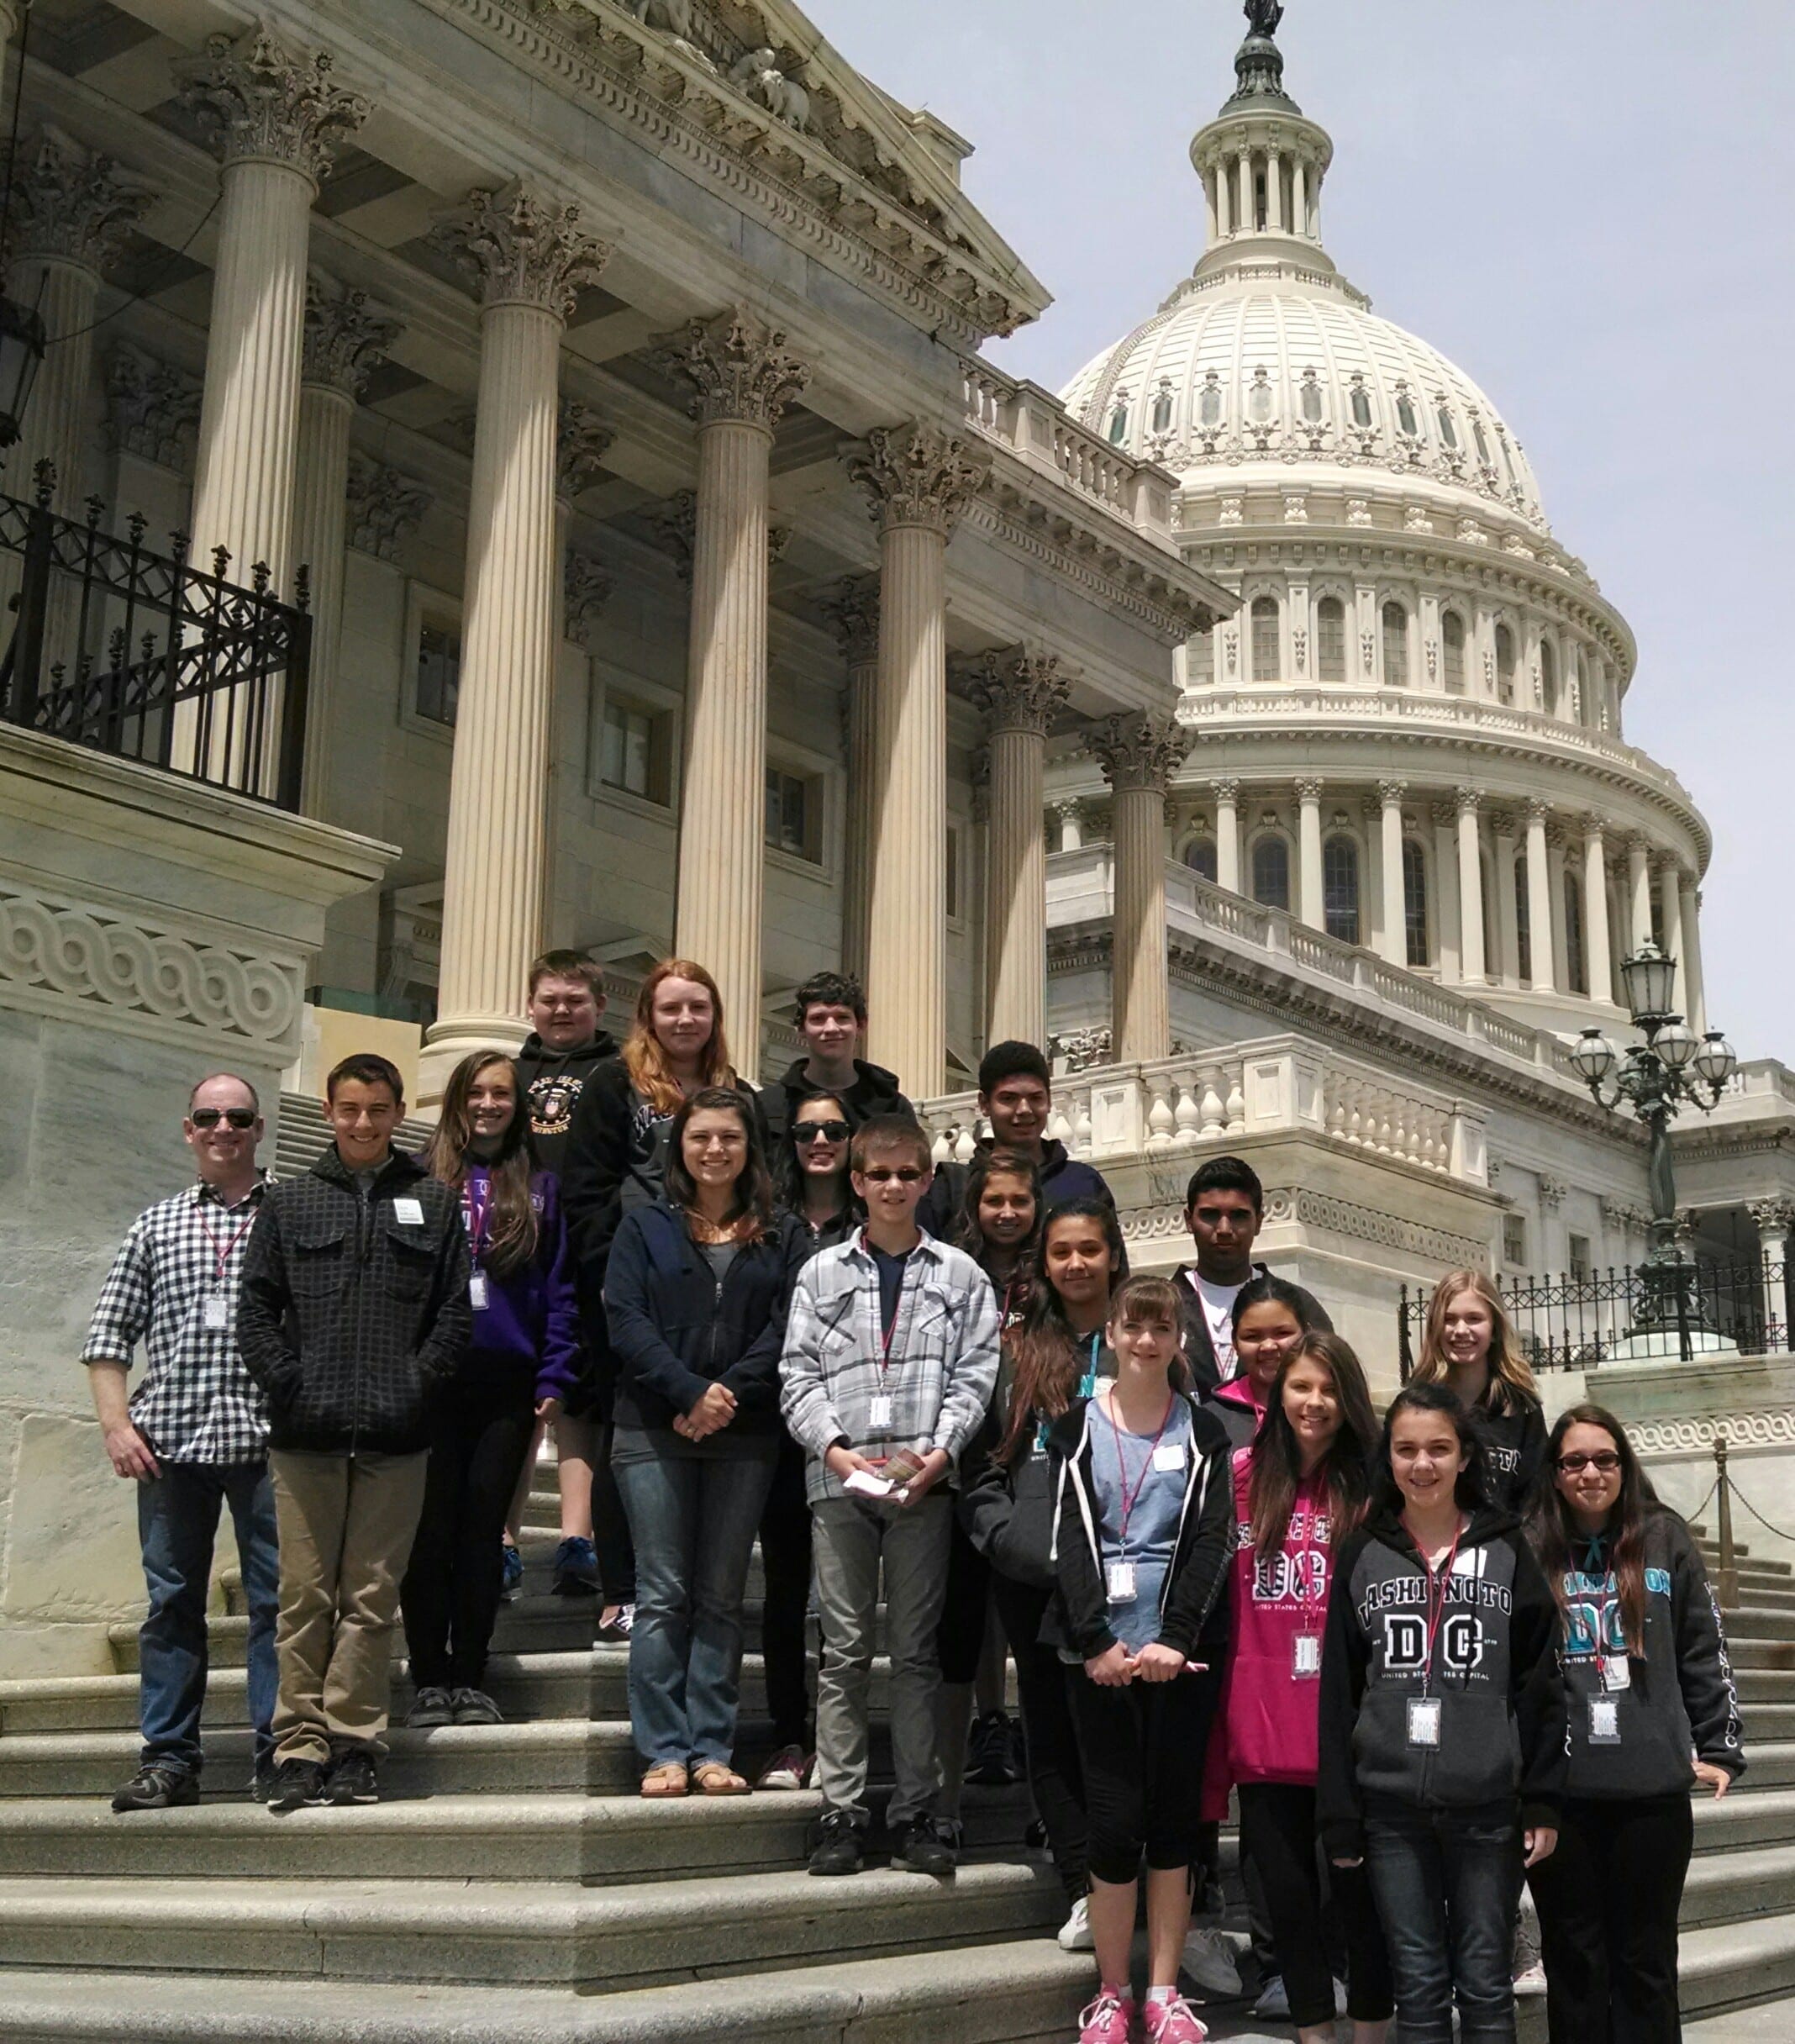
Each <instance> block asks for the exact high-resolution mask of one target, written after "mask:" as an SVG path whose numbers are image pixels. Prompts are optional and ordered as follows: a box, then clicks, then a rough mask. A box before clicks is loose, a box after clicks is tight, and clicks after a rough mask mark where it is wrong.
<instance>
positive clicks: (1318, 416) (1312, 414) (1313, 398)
mask: <svg viewBox="0 0 1795 2044" xmlns="http://www.w3.org/2000/svg"><path fill="white" fill-rule="evenodd" d="M1297 408H1298V411H1299V412H1300V413H1301V414H1302V417H1303V424H1304V425H1306V426H1319V424H1321V420H1322V414H1323V411H1324V406H1323V403H1322V397H1321V386H1320V384H1319V382H1316V380H1315V371H1313V369H1306V370H1304V371H1303V384H1302V387H1301V388H1300V389H1299V390H1298V392H1297Z"/></svg>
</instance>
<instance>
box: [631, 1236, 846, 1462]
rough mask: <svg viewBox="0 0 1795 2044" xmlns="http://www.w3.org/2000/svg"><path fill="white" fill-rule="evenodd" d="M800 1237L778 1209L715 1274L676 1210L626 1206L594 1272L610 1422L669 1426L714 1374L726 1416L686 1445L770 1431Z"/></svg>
mask: <svg viewBox="0 0 1795 2044" xmlns="http://www.w3.org/2000/svg"><path fill="white" fill-rule="evenodd" d="M808 1237H809V1231H808V1230H807V1229H805V1228H804V1227H803V1226H802V1225H800V1224H799V1223H798V1222H797V1221H794V1220H791V1219H790V1218H789V1217H788V1216H783V1217H782V1218H781V1219H780V1220H779V1221H778V1222H777V1223H776V1225H775V1230H774V1232H773V1234H772V1235H771V1236H769V1237H768V1238H767V1239H766V1241H760V1242H750V1243H748V1244H746V1245H745V1246H743V1248H742V1249H741V1250H740V1251H739V1252H738V1253H737V1255H736V1256H735V1258H734V1262H731V1264H730V1265H729V1269H728V1270H727V1271H726V1272H724V1277H723V1281H722V1283H719V1282H718V1280H717V1277H716V1274H715V1272H713V1270H712V1269H711V1267H710V1265H709V1263H708V1262H707V1261H706V1259H705V1256H704V1254H703V1251H702V1250H701V1249H699V1248H698V1246H697V1245H696V1244H695V1243H694V1242H693V1241H692V1234H691V1230H689V1229H688V1228H687V1225H686V1219H685V1216H684V1215H683V1214H679V1213H676V1212H675V1210H674V1209H672V1208H671V1207H670V1206H668V1205H667V1204H666V1202H665V1201H661V1202H658V1203H657V1204H655V1205H654V1206H651V1207H637V1208H635V1209H633V1210H632V1211H631V1212H630V1213H629V1214H625V1215H624V1220H623V1224H622V1225H621V1226H620V1227H619V1229H618V1230H617V1235H616V1238H615V1240H614V1241H613V1243H612V1245H611V1256H610V1262H609V1265H608V1268H607V1271H606V1273H605V1283H604V1300H605V1317H606V1320H607V1322H608V1325H609V1327H610V1332H611V1351H612V1354H613V1357H615V1358H616V1361H617V1365H618V1378H617V1404H616V1413H615V1418H616V1421H617V1424H618V1425H619V1426H644V1427H655V1428H659V1429H662V1430H666V1431H668V1432H671V1430H672V1425H673V1421H674V1420H675V1418H676V1416H677V1415H678V1414H681V1413H682V1412H688V1411H690V1410H691V1409H692V1406H693V1405H694V1404H696V1403H697V1400H698V1399H700V1398H702V1397H703V1395H704V1393H705V1391H706V1389H707V1388H708V1387H709V1386H710V1385H712V1384H713V1383H715V1384H722V1385H724V1386H725V1387H726V1388H728V1389H729V1390H730V1391H732V1392H734V1394H735V1399H736V1416H735V1418H734V1420H733V1421H732V1422H731V1423H730V1425H729V1426H727V1427H725V1428H724V1429H723V1430H722V1432H721V1433H720V1434H718V1435H712V1436H707V1438H706V1440H705V1441H703V1442H701V1443H691V1442H688V1443H686V1444H685V1445H686V1446H689V1447H692V1448H693V1449H694V1451H699V1452H710V1453H717V1452H722V1451H726V1450H725V1448H724V1442H725V1441H727V1439H728V1438H729V1436H737V1437H738V1438H739V1437H740V1436H741V1435H743V1434H760V1435H770V1434H775V1433H776V1432H777V1431H778V1430H779V1357H780V1352H781V1351H782V1349H783V1347H784V1346H785V1324H786V1312H787V1308H788V1307H789V1306H790V1304H791V1300H792V1283H793V1282H794V1281H795V1280H796V1278H797V1273H798V1272H799V1271H800V1270H801V1269H802V1268H803V1265H804V1263H805V1262H807V1261H808V1257H809V1255H810V1250H809V1247H808Z"/></svg>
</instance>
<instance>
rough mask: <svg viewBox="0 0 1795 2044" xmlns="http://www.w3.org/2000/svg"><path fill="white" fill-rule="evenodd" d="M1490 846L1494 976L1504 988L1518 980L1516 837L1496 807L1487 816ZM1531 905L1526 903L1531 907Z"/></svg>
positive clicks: (1502, 811)
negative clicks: (1493, 872) (1493, 873)
mask: <svg viewBox="0 0 1795 2044" xmlns="http://www.w3.org/2000/svg"><path fill="white" fill-rule="evenodd" d="M1490 835H1491V840H1492V851H1494V854H1495V863H1496V975H1495V976H1496V977H1499V979H1500V980H1501V982H1502V984H1503V986H1504V987H1514V988H1519V985H1520V983H1521V919H1520V898H1519V895H1518V894H1517V893H1516V892H1515V887H1514V858H1515V852H1516V849H1517V840H1516V837H1515V832H1514V818H1513V815H1512V814H1510V813H1509V812H1508V810H1506V809H1498V811H1497V812H1496V814H1494V815H1493V816H1492V817H1491V819H1490ZM1532 906H1533V904H1532V903H1531V902H1529V903H1528V907H1529V909H1531V908H1532Z"/></svg>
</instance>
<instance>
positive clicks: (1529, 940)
mask: <svg viewBox="0 0 1795 2044" xmlns="http://www.w3.org/2000/svg"><path fill="white" fill-rule="evenodd" d="M1527 908H1528V902H1527V861H1526V860H1524V859H1517V860H1516V861H1514V948H1515V951H1516V952H1517V954H1518V959H1519V971H1520V975H1521V977H1522V978H1523V979H1531V978H1532V977H1533V925H1532V923H1531V921H1530V920H1529V917H1528V913H1527Z"/></svg>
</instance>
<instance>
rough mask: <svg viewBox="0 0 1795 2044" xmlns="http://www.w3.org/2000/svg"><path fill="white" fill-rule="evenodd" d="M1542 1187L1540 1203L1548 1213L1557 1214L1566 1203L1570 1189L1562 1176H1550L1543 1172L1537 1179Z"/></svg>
mask: <svg viewBox="0 0 1795 2044" xmlns="http://www.w3.org/2000/svg"><path fill="white" fill-rule="evenodd" d="M1537 1183H1538V1184H1539V1188H1540V1205H1541V1206H1542V1207H1544V1208H1545V1210H1546V1212H1547V1213H1548V1214H1555V1213H1556V1212H1557V1211H1558V1209H1560V1208H1561V1206H1562V1205H1563V1204H1565V1194H1566V1193H1567V1192H1569V1191H1570V1189H1571V1188H1570V1187H1569V1186H1568V1185H1566V1183H1565V1182H1564V1180H1563V1179H1562V1178H1553V1177H1548V1176H1547V1175H1546V1173H1545V1172H1543V1171H1542V1172H1540V1175H1539V1178H1538V1181H1537Z"/></svg>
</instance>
